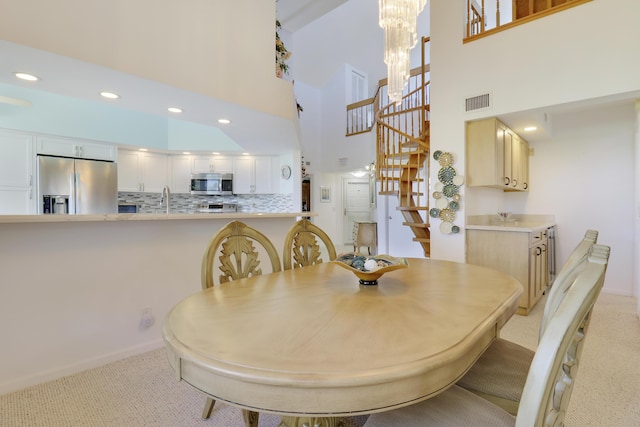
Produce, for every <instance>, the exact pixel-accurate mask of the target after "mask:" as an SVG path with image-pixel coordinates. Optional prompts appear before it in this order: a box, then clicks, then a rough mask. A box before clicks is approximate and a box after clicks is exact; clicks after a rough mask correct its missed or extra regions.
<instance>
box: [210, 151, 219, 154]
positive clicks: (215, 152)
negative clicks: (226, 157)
mask: <svg viewBox="0 0 640 427" xmlns="http://www.w3.org/2000/svg"><path fill="white" fill-rule="evenodd" d="M211 154H215V155H218V154H220V153H219V152H217V151H214V152H213V153H211Z"/></svg>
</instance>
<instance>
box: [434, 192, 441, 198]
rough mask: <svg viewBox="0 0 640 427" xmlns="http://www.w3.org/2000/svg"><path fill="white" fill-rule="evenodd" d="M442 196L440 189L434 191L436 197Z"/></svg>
mask: <svg viewBox="0 0 640 427" xmlns="http://www.w3.org/2000/svg"><path fill="white" fill-rule="evenodd" d="M440 197H442V193H441V192H439V191H434V192H433V198H434V199H439V198H440Z"/></svg>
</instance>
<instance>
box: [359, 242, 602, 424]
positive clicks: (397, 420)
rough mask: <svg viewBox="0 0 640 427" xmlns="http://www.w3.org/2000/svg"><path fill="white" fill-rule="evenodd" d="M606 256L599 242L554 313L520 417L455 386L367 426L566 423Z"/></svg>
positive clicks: (373, 418) (532, 369) (532, 370)
mask: <svg viewBox="0 0 640 427" xmlns="http://www.w3.org/2000/svg"><path fill="white" fill-rule="evenodd" d="M608 259H609V247H608V246H602V245H595V246H594V247H593V248H592V250H591V254H590V255H589V259H588V261H587V262H586V265H585V266H584V268H583V269H581V271H580V272H579V273H578V274H577V276H576V278H575V280H574V283H573V285H572V286H570V287H569V288H568V290H567V294H566V296H565V298H564V299H563V300H562V302H561V303H560V304H559V305H558V309H557V310H556V311H555V313H553V314H552V315H551V318H550V320H549V324H548V327H547V329H546V331H545V333H544V335H543V337H542V339H541V340H540V344H539V346H538V350H537V351H536V354H535V356H534V358H533V361H532V363H531V367H530V369H529V373H528V375H527V380H526V383H525V386H524V390H523V392H522V399H521V400H520V405H519V409H518V414H517V415H516V416H514V415H512V414H510V413H509V412H507V411H505V410H504V409H502V408H501V407H499V406H497V405H494V404H493V403H491V402H489V401H488V400H486V399H483V398H482V397H480V396H478V395H477V394H475V393H472V392H470V391H469V390H466V389H464V388H462V387H460V386H457V385H454V386H453V387H451V388H449V389H447V390H446V391H444V392H443V393H441V394H439V395H437V396H435V397H433V398H431V399H427V400H425V401H422V402H420V403H416V404H413V405H410V406H406V407H403V408H400V409H395V410H391V411H388V412H381V413H377V414H372V415H370V416H369V418H368V420H367V422H366V423H365V424H364V427H400V426H402V427H423V426H431V425H433V426H464V425H470V426H478V427H480V426H487V427H489V426H490V427H501V426H510V427H513V426H516V427H543V426H562V425H563V420H564V416H565V413H566V410H567V406H568V404H569V399H570V397H571V392H572V390H573V384H574V382H575V379H576V375H577V371H578V367H579V366H580V364H579V361H580V356H581V354H582V348H583V346H584V339H585V336H586V333H587V330H588V326H589V320H590V317H591V312H592V310H593V306H594V304H595V302H596V299H597V297H598V295H599V293H600V290H601V289H602V285H603V283H604V278H605V273H606V270H607V264H608Z"/></svg>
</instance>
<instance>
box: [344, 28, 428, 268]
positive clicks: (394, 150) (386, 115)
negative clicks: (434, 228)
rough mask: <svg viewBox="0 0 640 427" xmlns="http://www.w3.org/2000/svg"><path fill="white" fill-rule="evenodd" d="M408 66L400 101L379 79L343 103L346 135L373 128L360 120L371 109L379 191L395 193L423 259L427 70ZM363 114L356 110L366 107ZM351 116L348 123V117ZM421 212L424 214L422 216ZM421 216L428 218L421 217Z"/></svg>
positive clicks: (426, 145) (426, 152) (423, 45)
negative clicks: (369, 91) (364, 95)
mask: <svg viewBox="0 0 640 427" xmlns="http://www.w3.org/2000/svg"><path fill="white" fill-rule="evenodd" d="M428 41H429V38H423V39H422V58H423V61H422V62H423V65H422V66H420V67H418V68H415V69H413V70H411V74H410V77H409V83H408V86H407V89H406V90H405V95H404V96H403V98H402V101H401V103H400V104H399V105H396V104H395V103H392V102H390V101H389V99H388V97H387V91H386V86H387V82H386V79H384V80H381V81H380V83H379V85H378V90H377V92H376V96H375V97H374V98H370V99H367V100H364V101H360V102H359V103H355V104H351V105H349V106H347V135H355V134H358V133H362V132H366V131H367V130H366V129H367V127H368V129H369V130H370V129H372V128H373V124H374V123H372V122H371V123H369V122H367V121H366V120H361V118H364V117H368V116H367V114H368V113H367V112H368V111H373V113H374V115H373V117H374V119H375V127H376V145H377V148H376V179H377V181H378V182H379V194H380V195H393V196H397V197H398V200H399V203H398V208H397V209H398V210H399V211H400V212H401V214H402V216H403V218H404V222H403V225H406V226H408V227H410V228H411V230H412V231H413V234H414V236H415V237H414V238H413V240H414V241H415V242H418V243H420V245H421V247H422V249H423V252H424V255H425V257H429V256H430V254H431V246H430V245H431V239H430V230H429V223H428V218H429V216H428V214H426V213H427V212H428V210H429V197H428V189H429V148H430V147H429V135H430V133H429V129H430V128H429V81H428V80H426V77H425V75H426V74H427V73H428V72H429V66H428V64H424V58H425V55H424V49H425V45H426V43H427V42H428ZM365 108H366V112H362V111H358V110H359V109H365ZM350 120H353V121H350ZM423 214H424V216H423ZM425 218H426V219H427V221H425Z"/></svg>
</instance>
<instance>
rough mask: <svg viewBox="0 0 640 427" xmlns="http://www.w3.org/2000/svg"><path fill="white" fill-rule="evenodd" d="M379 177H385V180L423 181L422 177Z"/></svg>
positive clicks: (383, 177)
mask: <svg viewBox="0 0 640 427" xmlns="http://www.w3.org/2000/svg"><path fill="white" fill-rule="evenodd" d="M380 179H385V180H387V181H407V182H423V181H424V178H412V179H407V178H402V177H400V176H381V177H380Z"/></svg>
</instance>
